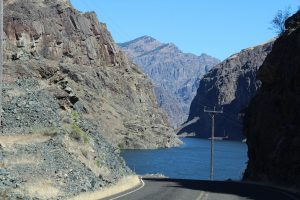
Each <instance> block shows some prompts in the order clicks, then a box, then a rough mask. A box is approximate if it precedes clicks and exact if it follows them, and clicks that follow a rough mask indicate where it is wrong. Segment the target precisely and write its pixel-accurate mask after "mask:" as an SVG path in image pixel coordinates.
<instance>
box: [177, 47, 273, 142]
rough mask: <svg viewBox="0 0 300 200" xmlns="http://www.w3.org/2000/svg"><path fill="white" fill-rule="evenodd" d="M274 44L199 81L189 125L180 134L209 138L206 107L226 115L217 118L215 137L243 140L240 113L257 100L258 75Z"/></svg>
mask: <svg viewBox="0 0 300 200" xmlns="http://www.w3.org/2000/svg"><path fill="white" fill-rule="evenodd" d="M272 44H273V42H268V43H265V44H262V45H259V46H256V47H252V48H248V49H245V50H242V51H241V52H239V53H237V54H234V55H232V56H231V57H229V58H227V59H226V60H224V61H223V62H221V63H220V64H218V65H217V66H215V67H214V68H213V69H211V70H210V71H209V73H208V74H206V75H205V76H204V77H203V78H202V79H201V81H200V86H199V88H198V91H197V95H196V97H195V98H194V99H193V101H192V104H191V107H190V113H189V117H188V121H187V122H186V123H185V124H184V126H183V128H182V129H181V130H180V131H179V134H182V135H186V134H191V135H196V136H197V137H202V138H209V137H210V135H211V119H210V117H209V115H208V113H205V112H204V111H203V110H204V107H205V106H206V107H207V108H208V109H212V108H213V107H214V106H216V108H217V109H220V108H221V107H223V109H224V114H221V115H218V116H217V118H216V124H215V135H216V136H219V137H221V136H225V135H226V136H229V138H230V139H234V140H241V139H242V138H243V136H242V124H241V118H240V112H241V110H242V109H244V108H245V107H246V106H247V105H248V103H249V101H250V99H251V98H252V97H253V96H254V94H255V92H256V90H257V88H258V87H259V83H258V82H256V79H255V75H256V71H257V70H258V68H259V67H260V66H261V64H262V63H263V61H264V59H265V57H266V56H267V54H268V53H269V52H270V51H271V49H272Z"/></svg>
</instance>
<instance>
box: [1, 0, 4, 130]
mask: <svg viewBox="0 0 300 200" xmlns="http://www.w3.org/2000/svg"><path fill="white" fill-rule="evenodd" d="M3 38H4V37H3V0H0V127H2V98H3Z"/></svg>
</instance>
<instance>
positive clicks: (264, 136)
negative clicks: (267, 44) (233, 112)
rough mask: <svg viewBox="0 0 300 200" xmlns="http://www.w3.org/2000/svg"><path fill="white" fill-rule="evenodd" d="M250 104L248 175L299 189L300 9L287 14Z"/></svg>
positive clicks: (253, 178) (252, 178)
mask: <svg viewBox="0 0 300 200" xmlns="http://www.w3.org/2000/svg"><path fill="white" fill-rule="evenodd" d="M285 26H286V28H287V31H286V32H285V33H284V34H283V35H282V36H281V37H279V38H278V39H277V40H276V42H275V44H274V47H273V50H272V52H271V53H270V54H269V55H268V57H267V58H266V60H265V62H264V63H263V65H262V67H261V68H260V70H259V71H258V73H257V79H258V80H260V81H261V82H262V86H261V88H260V89H259V91H258V92H257V94H256V95H255V97H254V98H253V99H252V100H251V103H250V105H249V106H248V108H247V109H246V115H245V120H244V125H245V127H244V133H245V135H246V137H247V139H248V140H247V144H248V149H249V150H248V156H249V162H248V166H247V169H246V171H245V174H244V179H246V180H255V181H264V182H272V183H275V184H280V185H285V186H291V187H297V188H298V189H299V188H300V154H299V152H300V55H299V52H300V40H299V38H300V12H298V13H296V14H295V15H294V16H292V17H291V18H289V19H288V20H287V21H286V23H285Z"/></svg>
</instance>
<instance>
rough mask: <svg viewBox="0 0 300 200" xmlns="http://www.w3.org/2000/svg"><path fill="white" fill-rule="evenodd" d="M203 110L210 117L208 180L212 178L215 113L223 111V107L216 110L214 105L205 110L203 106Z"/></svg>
mask: <svg viewBox="0 0 300 200" xmlns="http://www.w3.org/2000/svg"><path fill="white" fill-rule="evenodd" d="M204 112H206V113H209V114H210V117H211V139H210V180H211V181H212V180H213V179H214V137H215V115H217V114H221V113H223V108H222V109H221V110H216V107H215V106H214V109H213V110H206V108H205V107H204Z"/></svg>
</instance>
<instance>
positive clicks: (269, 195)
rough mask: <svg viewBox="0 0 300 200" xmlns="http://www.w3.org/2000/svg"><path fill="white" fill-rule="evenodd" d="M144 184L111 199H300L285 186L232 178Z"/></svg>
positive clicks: (168, 180) (149, 182) (148, 181)
mask: <svg viewBox="0 0 300 200" xmlns="http://www.w3.org/2000/svg"><path fill="white" fill-rule="evenodd" d="M143 181H144V184H145V185H144V187H139V188H137V189H135V190H132V191H131V193H130V192H129V194H128V192H125V193H123V194H119V195H116V196H113V197H110V198H107V200H108V199H110V200H115V199H117V200H300V197H299V196H297V195H295V194H293V193H289V192H287V191H285V190H281V189H275V188H272V187H269V186H261V185H256V184H249V183H241V182H232V181H200V180H180V179H143Z"/></svg>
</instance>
